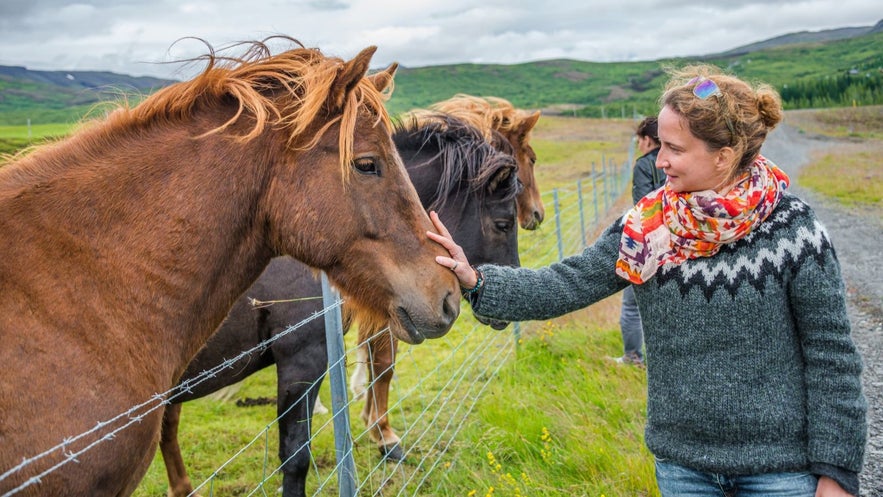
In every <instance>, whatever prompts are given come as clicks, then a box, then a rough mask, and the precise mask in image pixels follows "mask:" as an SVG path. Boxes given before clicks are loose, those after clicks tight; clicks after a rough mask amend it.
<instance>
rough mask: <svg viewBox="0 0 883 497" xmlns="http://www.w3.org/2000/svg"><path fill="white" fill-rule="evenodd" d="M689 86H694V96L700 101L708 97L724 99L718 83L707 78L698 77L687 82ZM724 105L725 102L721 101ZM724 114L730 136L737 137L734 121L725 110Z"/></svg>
mask: <svg viewBox="0 0 883 497" xmlns="http://www.w3.org/2000/svg"><path fill="white" fill-rule="evenodd" d="M687 84H688V85H694V86H693V95H696V97H698V98H699V99H700V100H705V99H707V98H708V97H713V96H717V97H721V98H723V96H724V94H723V92H721V89H720V87H718V86H717V83H715V82H714V81H712V80H710V79H708V78H706V77H705V76H696V77H695V78H693V79H691V80H690V81H687ZM721 103H723V101H721ZM723 113H724V121H726V123H727V129H729V130H730V135H731V136H735V135H736V130H735V128H734V127H733V121H732V120H731V119H730V116H728V115H727V114H726V110H725V109H723Z"/></svg>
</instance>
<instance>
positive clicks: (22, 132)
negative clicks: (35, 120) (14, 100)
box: [0, 123, 74, 163]
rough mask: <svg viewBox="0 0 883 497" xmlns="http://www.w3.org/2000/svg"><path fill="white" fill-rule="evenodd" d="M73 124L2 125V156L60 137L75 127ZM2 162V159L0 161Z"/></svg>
mask: <svg viewBox="0 0 883 497" xmlns="http://www.w3.org/2000/svg"><path fill="white" fill-rule="evenodd" d="M73 127H74V125H72V124H58V123H52V124H37V125H33V126H27V125H24V126H2V125H0V156H2V155H4V154H7V155H11V154H14V153H16V152H18V151H20V150H22V149H25V148H27V147H30V146H33V145H39V144H41V143H44V142H46V141H47V140H53V139H55V138H60V137H63V136H65V135H67V134H68V133H70V131H71V129H73ZM0 163H2V161H0Z"/></svg>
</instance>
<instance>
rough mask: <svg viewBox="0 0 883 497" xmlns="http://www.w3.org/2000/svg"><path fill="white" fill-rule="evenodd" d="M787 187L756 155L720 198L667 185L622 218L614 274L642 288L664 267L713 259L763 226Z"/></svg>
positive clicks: (773, 167)
mask: <svg viewBox="0 0 883 497" xmlns="http://www.w3.org/2000/svg"><path fill="white" fill-rule="evenodd" d="M788 184H789V179H788V175H786V174H785V172H784V171H782V170H781V169H779V168H778V167H777V166H776V165H775V164H773V163H772V162H771V161H769V160H767V159H765V158H764V157H762V156H760V155H758V156H757V159H756V160H755V161H754V163H753V164H751V166H750V167H749V169H748V170H747V171H746V172H745V173H744V174H743V175H742V176H740V177H739V179H738V180H737V182H736V185H735V186H734V187H733V188H732V189H731V190H730V191H729V192H727V194H726V195H723V196H721V195H719V194H718V193H716V192H715V191H714V190H703V191H699V192H690V193H676V192H674V191H672V190H671V189H670V188H669V185H668V183H666V184H665V186H664V187H663V188H660V189H658V190H656V191H655V192H653V193H650V194H648V195H647V196H646V197H644V198H642V199H641V200H639V201H638V203H637V205H635V207H634V208H632V209H631V210H630V211H629V212H628V213H626V217H625V226H624V227H623V230H622V238H621V239H620V244H619V259H618V260H617V261H616V274H618V275H619V276H621V277H622V278H624V279H627V280H629V281H630V282H632V283H636V284H641V283H644V282H645V281H647V280H649V279H650V278H652V277H653V275H655V274H656V271H657V270H658V269H659V268H660V267H662V266H663V265H664V264H668V263H672V264H680V263H682V262H684V261H685V260H687V259H695V258H697V257H709V256H712V255H714V254H716V253H717V251H718V250H720V248H721V245H723V244H726V243H732V242H735V241H736V240H739V239H741V238H742V237H744V236H745V235H747V234H748V233H751V230H752V229H754V227H755V226H757V225H758V224H760V223H762V222H763V221H764V220H765V219H766V218H767V217H768V216H769V215H770V214H771V213H772V212H773V210H774V209H775V208H776V205H777V204H778V203H779V199H780V198H781V197H782V193H783V192H784V191H785V188H787V187H788Z"/></svg>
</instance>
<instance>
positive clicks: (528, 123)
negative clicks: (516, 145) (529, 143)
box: [518, 111, 541, 136]
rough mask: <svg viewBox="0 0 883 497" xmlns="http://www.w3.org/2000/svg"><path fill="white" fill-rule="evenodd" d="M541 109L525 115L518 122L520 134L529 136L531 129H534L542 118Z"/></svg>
mask: <svg viewBox="0 0 883 497" xmlns="http://www.w3.org/2000/svg"><path fill="white" fill-rule="evenodd" d="M540 114H541V112H540V111H536V112H534V113H533V114H531V115H529V116H527V117H525V118H524V119H522V120H521V122H520V123H518V135H519V136H527V134H528V133H530V130H532V129H533V127H534V126H536V125H537V122H538V121H539V120H540Z"/></svg>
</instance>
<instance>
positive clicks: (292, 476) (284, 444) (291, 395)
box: [276, 340, 328, 497]
mask: <svg viewBox="0 0 883 497" xmlns="http://www.w3.org/2000/svg"><path fill="white" fill-rule="evenodd" d="M324 344H325V342H324V340H322V341H321V345H322V347H321V350H319V347H311V348H306V349H303V350H300V351H298V352H297V353H295V354H289V355H288V356H283V355H281V354H280V355H279V360H278V361H277V363H276V368H277V371H276V374H277V378H278V381H279V385H278V392H277V403H276V408H277V411H278V414H279V416H280V419H279V460H280V461H281V462H282V495H283V496H284V497H304V496H306V479H307V474H308V473H309V470H310V457H311V453H310V437H311V432H310V425H311V422H312V417H313V408H314V406H315V405H316V403H315V400H316V398H317V397H318V395H319V387H320V386H321V385H322V379H323V378H324V376H323V375H324V373H325V370H326V369H327V364H328V360H327V356H326V352H325V348H324ZM305 393H306V395H304V394H305ZM283 413H284V414H283Z"/></svg>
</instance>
